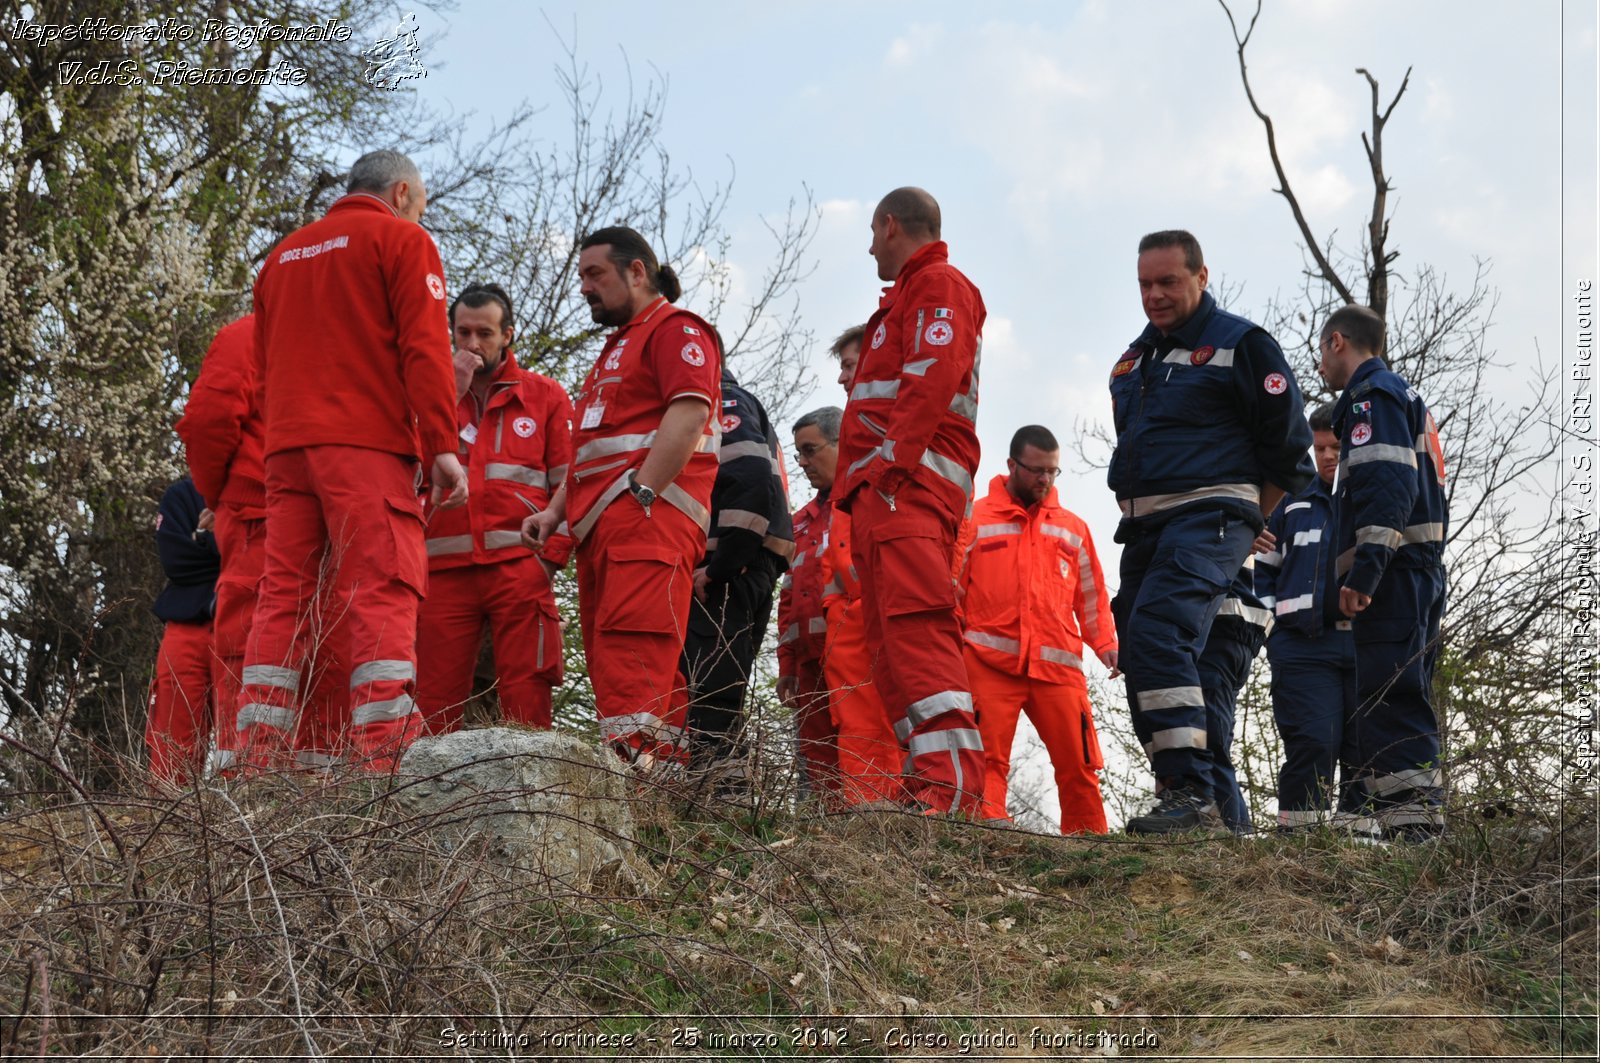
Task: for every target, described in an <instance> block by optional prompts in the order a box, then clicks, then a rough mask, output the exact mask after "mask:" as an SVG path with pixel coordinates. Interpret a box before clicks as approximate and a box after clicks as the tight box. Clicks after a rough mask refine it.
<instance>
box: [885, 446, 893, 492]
mask: <svg viewBox="0 0 1600 1063" xmlns="http://www.w3.org/2000/svg"><path fill="white" fill-rule="evenodd" d="M883 460H884V461H887V462H889V463H890V464H893V463H894V440H892V439H885V440H884V441H883ZM885 497H887V496H885Z"/></svg>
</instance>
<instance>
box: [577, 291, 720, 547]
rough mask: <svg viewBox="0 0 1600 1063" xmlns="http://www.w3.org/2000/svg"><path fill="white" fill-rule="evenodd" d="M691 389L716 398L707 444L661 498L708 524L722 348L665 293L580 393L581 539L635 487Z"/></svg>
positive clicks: (627, 329) (622, 332)
mask: <svg viewBox="0 0 1600 1063" xmlns="http://www.w3.org/2000/svg"><path fill="white" fill-rule="evenodd" d="M691 395H692V396H695V397H697V398H702V399H705V400H706V402H707V403H709V406H708V408H707V410H706V427H705V430H704V433H703V434H702V436H701V439H700V446H699V449H697V450H696V451H695V452H694V454H693V455H691V456H690V458H689V464H688V465H686V466H684V469H683V471H682V472H680V473H679V474H678V476H677V479H675V480H673V481H672V483H670V484H668V485H667V486H666V488H665V489H664V490H662V491H661V497H660V501H662V502H665V503H667V504H668V505H671V506H676V507H677V508H678V509H680V510H682V511H683V512H684V513H687V514H688V515H689V518H690V519H691V520H693V521H694V522H695V523H696V524H698V525H700V527H701V528H702V529H705V528H706V527H707V526H708V525H709V524H710V522H711V487H712V485H713V484H714V483H715V482H716V479H717V443H718V439H719V433H718V430H717V421H716V419H715V418H714V417H712V416H711V415H712V413H714V412H717V411H719V410H720V409H721V401H722V353H721V352H720V351H719V350H718V349H717V341H716V339H715V338H714V337H713V335H712V332H711V326H710V325H708V324H706V323H705V322H704V321H702V320H701V319H700V318H698V317H696V316H695V315H694V314H691V313H689V312H688V311H687V310H680V309H678V308H677V307H675V306H673V305H672V304H671V303H669V302H667V301H666V300H665V299H657V300H656V301H655V302H653V303H651V304H650V305H649V306H648V307H646V308H645V309H644V310H642V311H641V312H640V313H639V315H638V316H637V317H635V318H634V319H633V320H632V321H630V322H628V323H627V324H626V325H623V326H622V327H621V328H619V329H617V331H615V332H613V333H612V334H611V335H610V336H608V337H607V338H606V345H605V349H604V350H602V351H601V352H600V358H599V359H598V360H597V361H596V362H595V364H594V368H593V369H591V370H589V375H588V377H587V378H585V380H584V382H583V392H582V394H581V395H579V396H578V402H577V409H576V411H575V414H574V415H575V416H576V418H577V423H576V424H575V425H574V426H573V431H572V444H573V448H574V451H573V459H572V479H571V482H569V483H568V484H567V524H568V526H569V527H570V528H571V529H572V535H573V538H575V539H577V540H578V541H580V542H581V541H582V540H583V538H584V536H586V535H587V534H588V533H589V529H590V528H592V527H593V526H594V522H595V521H596V520H598V519H599V517H600V514H601V513H602V512H603V511H604V510H605V508H606V506H608V505H610V504H611V503H612V502H613V501H615V500H616V499H617V498H618V497H619V496H620V495H621V494H622V492H623V491H625V490H626V489H627V486H628V481H627V473H628V471H629V470H631V469H637V468H638V467H639V466H640V465H643V464H644V457H645V454H647V453H648V452H649V450H650V444H651V443H653V442H655V438H656V429H657V428H658V427H660V425H661V417H662V415H663V414H664V413H666V411H667V407H668V406H669V405H671V404H672V401H673V400H674V399H678V398H682V397H684V396H691Z"/></svg>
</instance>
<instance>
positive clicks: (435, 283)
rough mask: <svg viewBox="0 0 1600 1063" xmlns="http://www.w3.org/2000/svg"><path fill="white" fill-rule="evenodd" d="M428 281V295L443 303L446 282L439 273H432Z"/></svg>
mask: <svg viewBox="0 0 1600 1063" xmlns="http://www.w3.org/2000/svg"><path fill="white" fill-rule="evenodd" d="M426 281H427V285H428V294H429V295H431V296H433V297H434V298H435V299H438V300H440V301H441V302H442V301H443V300H444V280H443V279H442V278H441V277H440V276H439V275H438V274H437V273H430V274H428V276H427V278H426Z"/></svg>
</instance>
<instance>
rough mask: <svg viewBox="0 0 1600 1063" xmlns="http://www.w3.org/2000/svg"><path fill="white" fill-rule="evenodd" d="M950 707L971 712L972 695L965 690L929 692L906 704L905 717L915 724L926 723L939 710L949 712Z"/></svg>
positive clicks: (938, 712)
mask: <svg viewBox="0 0 1600 1063" xmlns="http://www.w3.org/2000/svg"><path fill="white" fill-rule="evenodd" d="M952 709H965V710H966V711H967V712H971V711H972V695H971V694H969V693H967V692H966V691H965V690H941V691H940V692H939V693H937V694H929V695H928V696H927V697H925V698H918V699H917V700H916V701H913V702H912V703H911V704H909V705H907V706H906V719H908V720H910V721H911V723H912V725H913V726H916V725H919V724H924V723H927V722H928V721H929V720H931V719H933V718H934V717H935V716H937V715H939V714H940V713H941V712H949V711H951V710H952Z"/></svg>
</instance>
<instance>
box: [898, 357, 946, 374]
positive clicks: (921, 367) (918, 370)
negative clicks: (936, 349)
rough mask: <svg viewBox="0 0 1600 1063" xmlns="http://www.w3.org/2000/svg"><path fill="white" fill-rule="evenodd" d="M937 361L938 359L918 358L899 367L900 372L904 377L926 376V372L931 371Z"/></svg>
mask: <svg viewBox="0 0 1600 1063" xmlns="http://www.w3.org/2000/svg"><path fill="white" fill-rule="evenodd" d="M938 361H939V359H937V358H918V359H916V360H914V361H910V362H907V363H906V364H905V365H903V366H901V367H900V372H901V374H902V375H904V376H927V375H928V370H930V369H932V368H933V367H934V364H935V363H937V362H938Z"/></svg>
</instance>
